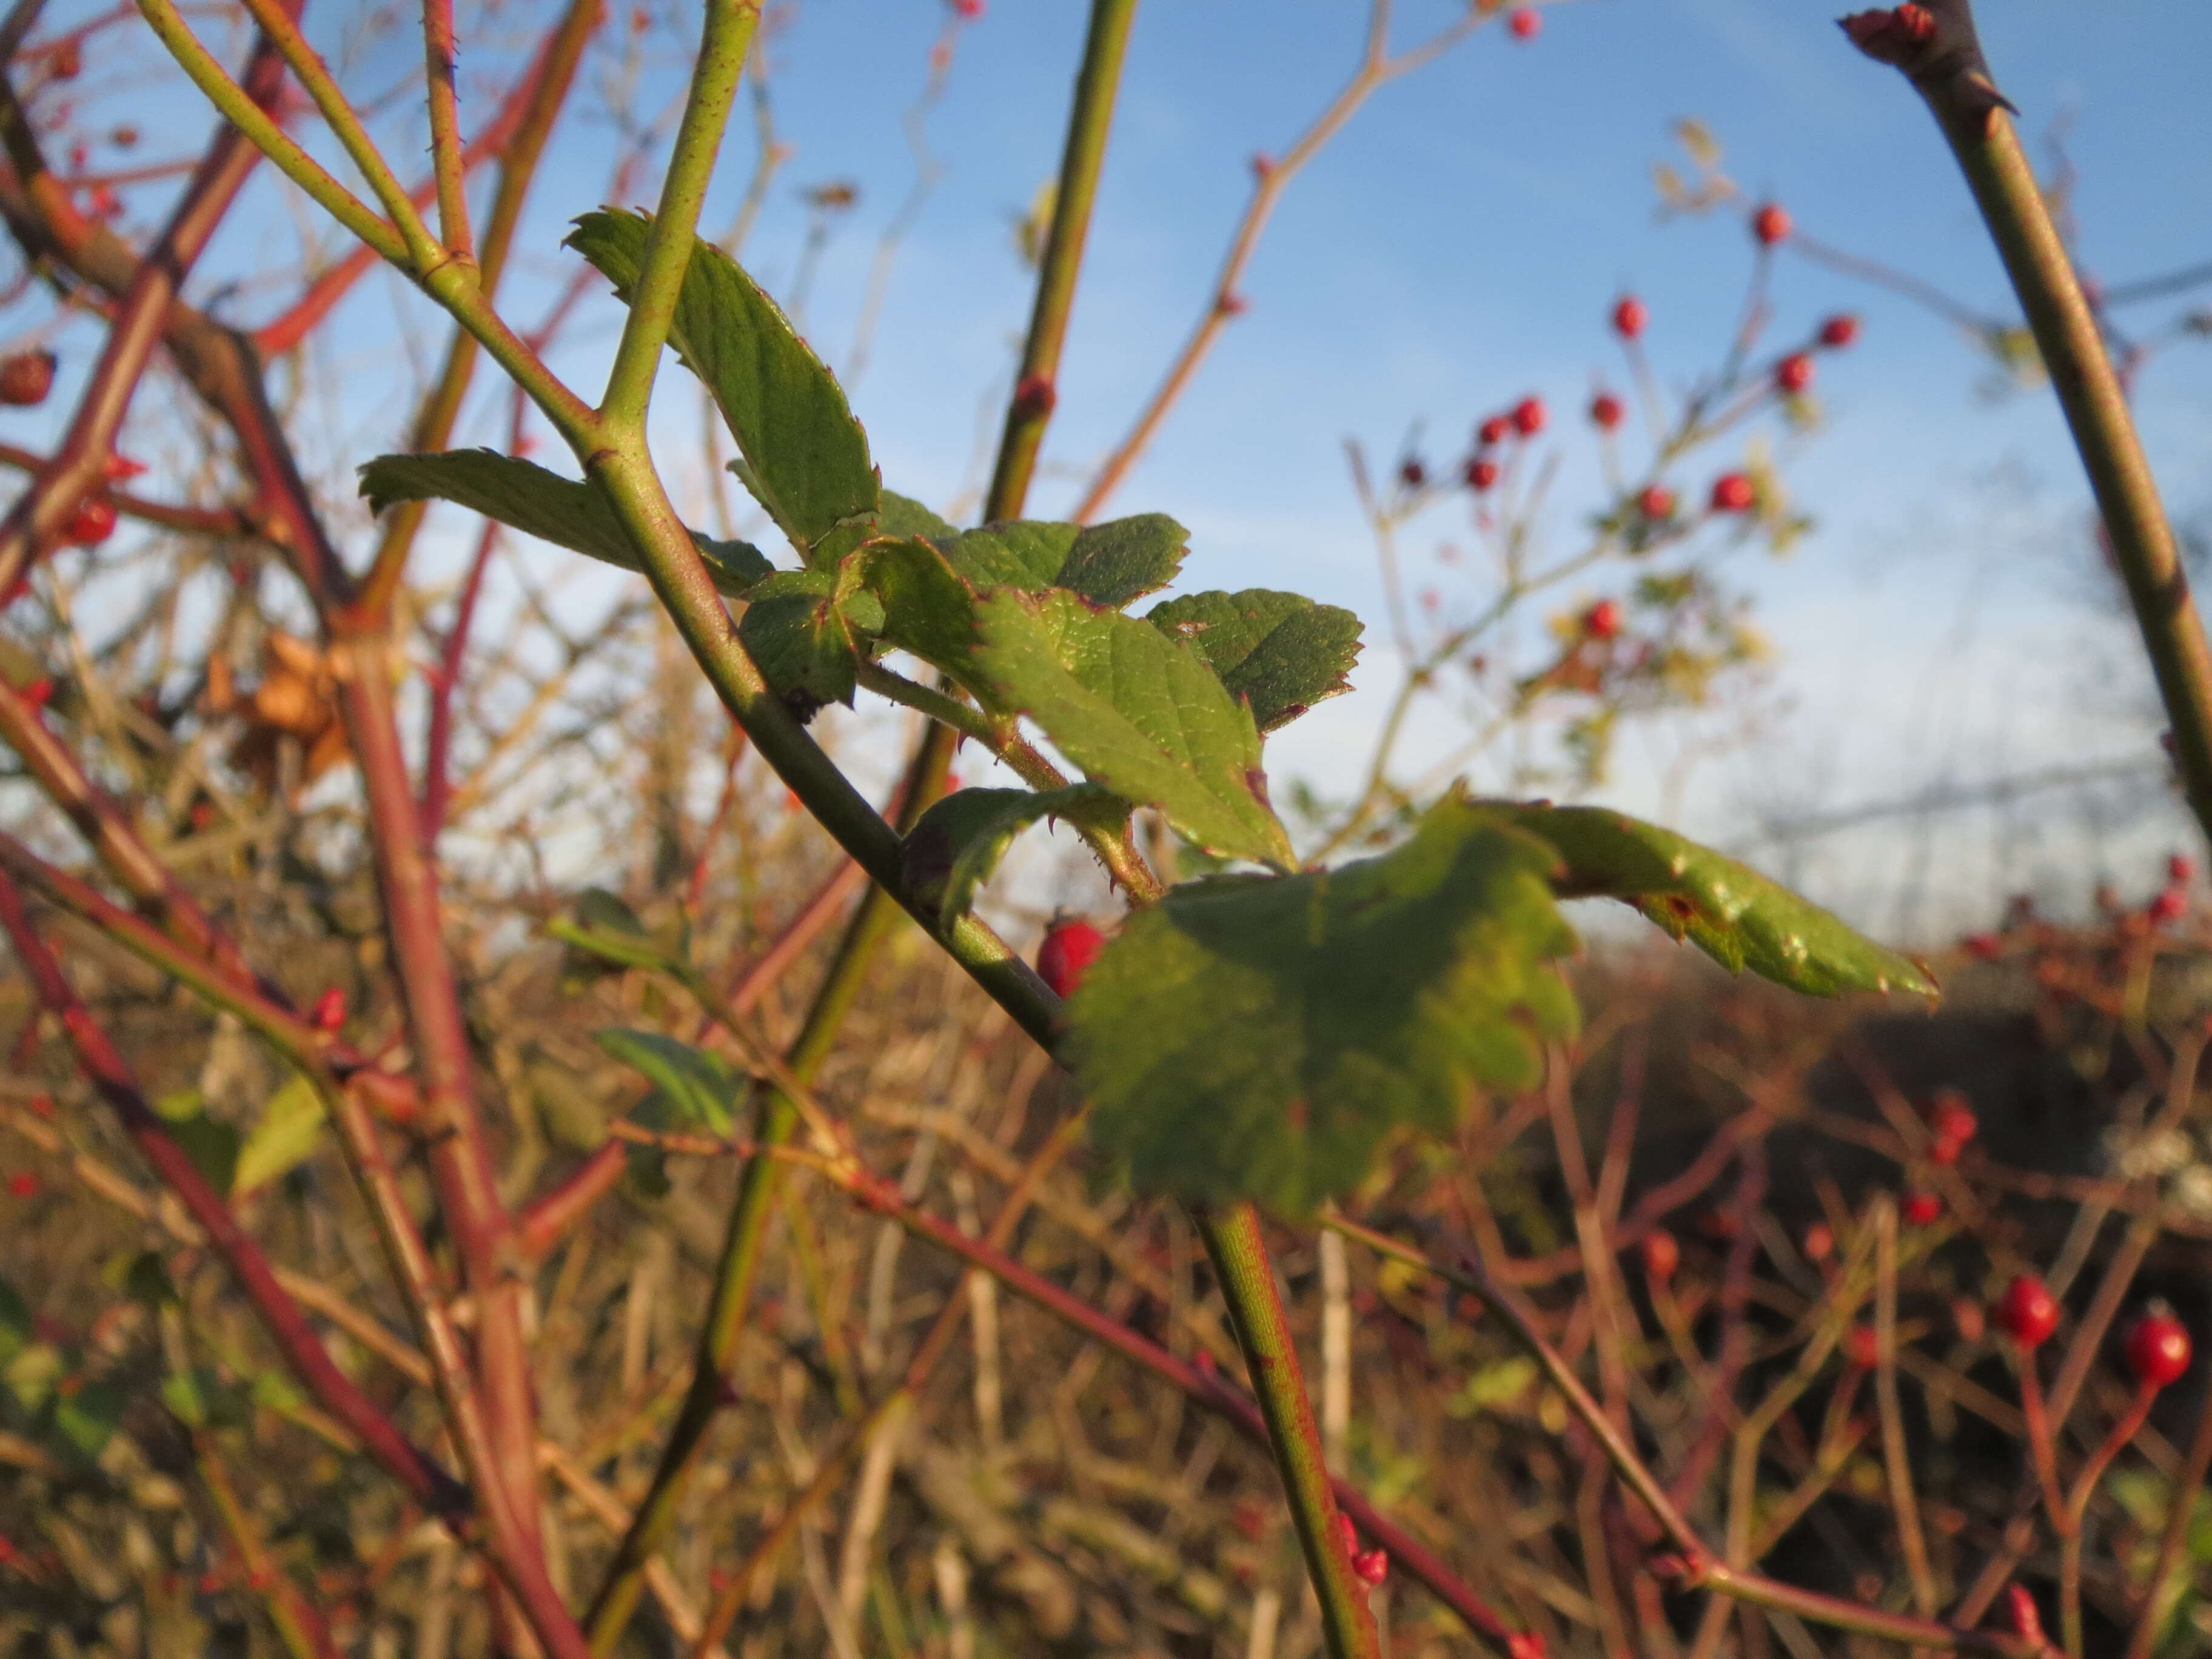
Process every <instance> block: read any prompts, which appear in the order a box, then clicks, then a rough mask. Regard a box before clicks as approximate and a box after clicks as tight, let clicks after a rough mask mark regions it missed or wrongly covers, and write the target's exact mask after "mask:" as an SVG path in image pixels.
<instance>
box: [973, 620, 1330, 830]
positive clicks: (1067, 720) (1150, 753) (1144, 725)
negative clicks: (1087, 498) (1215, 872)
mask: <svg viewBox="0 0 2212 1659" xmlns="http://www.w3.org/2000/svg"><path fill="white" fill-rule="evenodd" d="M976 615H977V629H978V633H979V634H980V635H981V645H980V646H979V647H978V648H977V650H976V653H975V666H976V671H977V673H978V674H979V675H980V676H981V678H982V680H983V681H984V682H985V683H986V684H987V685H988V686H989V687H990V689H991V690H992V692H993V693H994V695H995V696H996V697H997V699H998V701H999V702H1000V703H1002V704H1003V705H1004V706H1006V707H1007V708H1014V709H1018V710H1019V711H1020V712H1021V713H1023V714H1027V715H1029V716H1030V718H1031V719H1032V720H1036V723H1037V725H1038V726H1041V727H1042V728H1043V731H1044V733H1045V735H1046V736H1047V737H1048V738H1051V739H1052V741H1053V744H1054V746H1055V747H1057V748H1058V749H1059V750H1060V753H1062V754H1063V755H1066V757H1068V759H1070V760H1072V761H1073V762H1074V763H1076V764H1077V765H1078V766H1079V767H1081V768H1082V769H1083V773H1084V775H1085V777H1087V778H1089V779H1090V780H1091V781H1092V782H1093V783H1097V784H1099V785H1102V786H1103V787H1105V788H1107V789H1109V790H1111V791H1112V792H1113V793H1115V794H1117V795H1119V796H1121V798H1122V799H1124V800H1127V801H1131V802H1135V803H1139V804H1141V805H1152V806H1158V808H1160V809H1161V811H1164V812H1165V813H1166V814H1167V815H1168V817H1169V819H1170V821H1171V822H1172V823H1174V824H1175V826H1176V828H1177V829H1180V830H1182V832H1183V834H1185V835H1186V836H1189V837H1190V839H1191V840H1192V841H1194V842H1197V843H1198V845H1200V847H1203V848H1206V849H1207V850H1208V851H1210V852H1214V853H1218V854H1224V855H1225V856H1228V857H1232V858H1243V859H1250V860H1255V861H1256V862H1259V863H1263V864H1273V865H1275V866H1279V867H1281V868H1284V869H1288V868H1290V867H1291V866H1293V865H1294V864H1295V863H1296V862H1297V858H1296V855H1295V854H1293V853H1292V851H1291V842H1290V837H1289V836H1288V835H1287V834H1286V833H1285V831H1284V829H1283V826H1282V824H1281V823H1280V822H1279V821H1278V820H1277V818H1276V817H1275V815H1274V813H1273V811H1271V810H1270V809H1269V807H1268V805H1267V775H1266V774H1265V773H1264V772H1262V771H1261V769H1260V733H1259V731H1258V729H1257V728H1256V727H1255V726H1254V725H1253V724H1252V714H1251V711H1250V710H1249V709H1248V708H1245V707H1244V706H1243V704H1242V703H1240V702H1237V700H1236V699H1234V698H1233V697H1231V696H1230V695H1229V693H1228V691H1227V690H1225V688H1224V687H1223V685H1222V684H1221V681H1220V679H1219V678H1218V676H1217V675H1216V674H1215V673H1214V672H1213V671H1212V669H1210V668H1208V667H1207V666H1206V663H1205V660H1204V659H1202V658H1200V656H1199V655H1198V653H1196V652H1195V651H1194V650H1193V649H1192V648H1191V647H1189V646H1188V645H1186V644H1184V643H1183V642H1182V641H1180V640H1176V639H1172V638H1170V637H1169V636H1168V635H1165V634H1164V633H1162V632H1161V631H1160V630H1159V629H1157V628H1154V627H1152V625H1151V624H1150V623H1143V622H1139V621H1138V620H1137V619H1136V618H1135V617H1125V616H1123V615H1121V613H1120V612H1119V611H1097V610H1094V609H1092V608H1091V606H1090V605H1086V604H1085V602H1084V601H1083V600H1082V599H1078V598H1077V597H1076V596H1075V595H1074V594H1073V593H1068V592H1050V593H1045V594H1026V593H1022V592H1018V591H1016V590H1013V589H1011V588H1000V589H999V590H998V591H997V592H994V593H993V594H991V595H990V596H989V597H988V598H987V599H985V600H984V602H983V603H982V605H980V606H979V607H978V608H977V612H976Z"/></svg>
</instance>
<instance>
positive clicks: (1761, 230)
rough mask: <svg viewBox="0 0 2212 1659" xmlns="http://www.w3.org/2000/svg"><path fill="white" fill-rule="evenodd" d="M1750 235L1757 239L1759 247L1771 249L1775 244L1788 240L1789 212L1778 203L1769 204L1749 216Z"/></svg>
mask: <svg viewBox="0 0 2212 1659" xmlns="http://www.w3.org/2000/svg"><path fill="white" fill-rule="evenodd" d="M1751 234H1753V236H1755V237H1757V238H1758V239H1759V246H1761V247H1772V246H1774V245H1775V244H1776V243H1777V242H1786V241H1788V240H1790V210H1789V209H1787V208H1785V207H1784V206H1783V205H1782V204H1780V203H1779V202H1769V203H1767V204H1765V206H1764V207H1762V208H1760V209H1759V211H1758V212H1756V213H1754V214H1753V215H1752V216H1751Z"/></svg>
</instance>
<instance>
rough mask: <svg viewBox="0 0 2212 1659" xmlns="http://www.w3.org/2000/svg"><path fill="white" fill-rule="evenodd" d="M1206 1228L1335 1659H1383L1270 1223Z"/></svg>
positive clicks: (1207, 1221) (1215, 1214)
mask: <svg viewBox="0 0 2212 1659" xmlns="http://www.w3.org/2000/svg"><path fill="white" fill-rule="evenodd" d="M1196 1219H1197V1222H1198V1230H1199V1233H1200V1236H1201V1237H1203V1238H1204V1239H1205V1240H1206V1254H1207V1255H1209V1256H1211V1257H1212V1259H1213V1271H1214V1275H1215V1277H1216V1278H1218V1279H1219V1280H1220V1281H1221V1294H1222V1297H1223V1299H1224V1300H1225V1301H1226V1302H1227V1303H1228V1304H1229V1322H1230V1324H1231V1328H1233V1329H1234V1330H1235V1331H1236V1333H1237V1346H1238V1347H1240V1348H1242V1349H1243V1351H1244V1363H1245V1365H1246V1367H1247V1368H1248V1369H1249V1370H1250V1371H1251V1374H1252V1389H1253V1392H1254V1393H1255V1394H1256V1395H1258V1396H1259V1400H1260V1412H1261V1415H1262V1416H1263V1417H1265V1418H1266V1419H1267V1443H1268V1446H1269V1448H1270V1449H1272V1450H1273V1453H1274V1455H1275V1468H1276V1469H1277V1471H1278V1472H1279V1473H1280V1474H1281V1475H1282V1477H1283V1491H1284V1494H1285V1496H1286V1497H1287V1498H1289V1499H1290V1504H1291V1519H1292V1520H1294V1521H1295V1522H1297V1528H1298V1547H1300V1548H1301V1549H1303V1550H1304V1552H1305V1558H1306V1573H1307V1576H1308V1577H1310V1578H1311V1579H1312V1580H1313V1587H1314V1593H1315V1594H1316V1595H1318V1596H1319V1597H1320V1598H1321V1613H1322V1632H1323V1633H1324V1634H1325V1635H1326V1636H1327V1637H1328V1650H1329V1655H1330V1659H1382V1653H1383V1643H1382V1638H1381V1637H1380V1636H1379V1635H1378V1634H1377V1633H1376V1628H1375V1615H1374V1614H1373V1613H1370V1611H1369V1610H1368V1607H1367V1593H1366V1591H1365V1590H1364V1589H1363V1588H1362V1587H1361V1585H1360V1583H1359V1580H1358V1577H1356V1576H1355V1575H1354V1573H1353V1572H1352V1553H1351V1551H1349V1550H1347V1549H1346V1547H1345V1546H1344V1540H1343V1538H1342V1537H1341V1536H1340V1532H1339V1522H1338V1519H1337V1517H1338V1515H1339V1513H1340V1511H1339V1510H1338V1509H1337V1507H1336V1493H1335V1492H1334V1490H1332V1488H1331V1486H1330V1484H1329V1478H1328V1463H1327V1462H1326V1461H1325V1460H1324V1459H1323V1457H1322V1445H1321V1430H1320V1428H1319V1426H1318V1425H1316V1423H1315V1421H1314V1414H1313V1403H1312V1401H1310V1400H1308V1399H1307V1397H1306V1384H1305V1376H1304V1372H1303V1371H1302V1370H1300V1369H1299V1365H1298V1351H1297V1345H1296V1343H1294V1342H1293V1341H1292V1340H1291V1326H1290V1321H1289V1320H1288V1319H1286V1318H1285V1317H1284V1315H1283V1302H1282V1297H1280V1296H1279V1294H1278V1293H1277V1291H1276V1289H1275V1270H1274V1267H1273V1266H1272V1265H1271V1264H1270V1263H1269V1261H1268V1260H1267V1244H1266V1242H1265V1241H1264V1240H1262V1239H1261V1237H1260V1218H1259V1214H1258V1212H1256V1211H1255V1210H1254V1209H1253V1207H1252V1206H1250V1205H1249V1204H1239V1205H1237V1206H1233V1207H1231V1208H1230V1209H1227V1210H1221V1211H1204V1212H1198V1213H1197V1216H1196Z"/></svg>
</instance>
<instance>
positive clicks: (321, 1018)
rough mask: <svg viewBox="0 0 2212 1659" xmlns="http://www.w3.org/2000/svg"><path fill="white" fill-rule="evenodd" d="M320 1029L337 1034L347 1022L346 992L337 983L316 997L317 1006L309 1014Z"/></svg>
mask: <svg viewBox="0 0 2212 1659" xmlns="http://www.w3.org/2000/svg"><path fill="white" fill-rule="evenodd" d="M307 1018H308V1019H309V1020H311V1021H313V1024H314V1027H315V1029H316V1030H319V1031H328V1032H331V1033H333V1034H335V1033H336V1032H337V1031H340V1030H343V1029H344V1027H345V1023H346V994H345V993H344V992H343V991H341V990H340V989H338V987H337V986H335V985H333V986H331V988H330V989H329V990H327V991H325V992H324V993H323V994H322V995H320V996H319V997H317V998H316V999H315V1006H314V1008H313V1011H312V1012H309V1014H308V1015H307Z"/></svg>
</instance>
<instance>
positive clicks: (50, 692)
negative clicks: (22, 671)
mask: <svg viewBox="0 0 2212 1659" xmlns="http://www.w3.org/2000/svg"><path fill="white" fill-rule="evenodd" d="M17 695H19V696H21V698H22V699H23V701H24V702H26V703H27V704H28V705H30V707H32V708H45V707H46V705H47V704H48V703H50V702H52V701H53V698H54V681H53V676H52V675H51V674H41V675H40V676H39V678H36V679H34V680H33V681H32V682H31V683H30V684H28V685H27V686H25V687H24V688H23V689H22V690H21V692H20V693H18V694H17Z"/></svg>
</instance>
